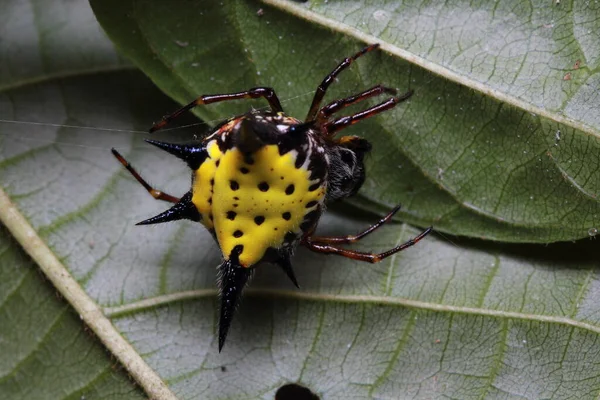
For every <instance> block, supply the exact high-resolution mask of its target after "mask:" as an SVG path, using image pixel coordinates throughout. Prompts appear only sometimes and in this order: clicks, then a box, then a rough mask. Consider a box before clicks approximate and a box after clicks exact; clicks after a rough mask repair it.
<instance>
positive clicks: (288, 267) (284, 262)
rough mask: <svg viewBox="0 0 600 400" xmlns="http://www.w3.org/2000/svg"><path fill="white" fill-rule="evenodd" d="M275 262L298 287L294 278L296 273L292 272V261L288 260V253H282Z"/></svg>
mask: <svg viewBox="0 0 600 400" xmlns="http://www.w3.org/2000/svg"><path fill="white" fill-rule="evenodd" d="M276 264H277V265H279V266H280V267H281V269H283V272H285V274H286V275H287V276H288V278H290V280H291V281H292V283H293V284H294V286H296V287H297V288H298V289H300V286H299V285H298V280H297V279H296V274H294V269H293V268H292V262H291V261H290V256H289V255H288V254H286V255H283V256H282V257H281V258H280V259H279V260H277V261H276Z"/></svg>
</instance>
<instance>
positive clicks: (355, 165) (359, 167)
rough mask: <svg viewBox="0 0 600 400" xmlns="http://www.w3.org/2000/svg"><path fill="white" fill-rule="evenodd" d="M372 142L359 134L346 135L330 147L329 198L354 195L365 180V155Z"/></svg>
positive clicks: (336, 198) (330, 199)
mask: <svg viewBox="0 0 600 400" xmlns="http://www.w3.org/2000/svg"><path fill="white" fill-rule="evenodd" d="M370 150H371V143H369V142H368V141H367V140H366V139H363V138H360V137H358V136H344V137H342V138H340V139H339V141H337V142H336V143H335V144H334V145H333V146H331V147H330V148H329V151H328V154H329V162H330V167H329V178H328V183H329V184H328V190H327V200H328V201H333V200H338V199H343V198H346V197H350V196H352V195H354V194H355V193H356V192H358V190H359V189H360V187H361V186H362V184H363V183H364V182H365V165H364V157H365V154H367V153H368V152H369V151H370Z"/></svg>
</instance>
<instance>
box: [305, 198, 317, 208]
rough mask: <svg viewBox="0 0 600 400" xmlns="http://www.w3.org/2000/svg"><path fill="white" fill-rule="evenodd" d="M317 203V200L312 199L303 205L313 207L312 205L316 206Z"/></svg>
mask: <svg viewBox="0 0 600 400" xmlns="http://www.w3.org/2000/svg"><path fill="white" fill-rule="evenodd" d="M317 204H318V201H316V200H313V201H309V202H308V203H306V206H305V207H306V208H311V207H314V206H316V205H317Z"/></svg>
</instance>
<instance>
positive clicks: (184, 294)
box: [103, 288, 600, 334]
mask: <svg viewBox="0 0 600 400" xmlns="http://www.w3.org/2000/svg"><path fill="white" fill-rule="evenodd" d="M245 295H246V296H251V297H277V298H287V299H293V300H305V301H306V300H307V301H320V302H330V303H353V304H354V303H356V304H365V303H370V304H382V305H387V306H398V307H406V308H411V309H419V310H426V311H437V312H447V313H461V314H468V315H477V316H484V317H493V318H502V319H517V320H524V321H537V322H544V323H553V324H559V325H566V326H572V327H576V328H579V329H583V330H586V331H589V332H593V333H597V334H600V325H594V324H591V323H587V322H583V321H579V320H576V319H573V318H570V317H559V316H551V315H543V314H530V313H522V312H517V311H502V310H492V309H488V308H481V307H464V306H454V305H447V304H437V303H432V302H428V301H421V300H412V299H408V298H402V297H393V296H376V295H351V294H350V295H339V294H329V293H316V292H305V291H292V290H282V289H266V288H248V289H246V291H245ZM216 296H217V291H216V290H215V289H198V290H187V291H181V292H173V293H170V294H167V295H161V296H154V297H148V298H146V299H144V300H140V301H135V302H131V303H128V304H124V305H120V306H115V307H104V308H103V313H104V315H105V316H106V317H108V318H111V319H115V318H120V317H123V316H127V315H131V314H135V313H138V312H143V311H146V310H149V309H152V308H155V307H161V306H165V305H168V304H171V303H176V302H180V301H188V300H198V299H203V298H209V297H216Z"/></svg>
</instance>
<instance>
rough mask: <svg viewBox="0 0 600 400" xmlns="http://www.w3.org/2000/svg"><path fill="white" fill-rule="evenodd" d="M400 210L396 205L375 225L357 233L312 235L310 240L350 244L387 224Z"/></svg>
mask: <svg viewBox="0 0 600 400" xmlns="http://www.w3.org/2000/svg"><path fill="white" fill-rule="evenodd" d="M398 210H400V206H399V205H398V206H396V207H394V209H393V210H392V211H390V212H389V213H388V214H387V215H386V216H385V217H383V218H382V219H380V220H379V221H377V222H376V223H374V224H373V225H371V226H369V227H368V228H367V229H365V230H364V231H362V232H360V233H358V234H356V235H348V236H312V237H311V238H310V240H311V241H313V242H318V243H324V244H350V243H356V242H358V241H359V240H360V239H362V238H364V237H365V236H367V235H368V234H369V233H371V232H374V231H375V230H376V229H377V228H379V227H380V226H381V225H383V224H385V223H386V222H388V221H389V220H390V219H392V217H393V216H394V214H396V213H397V212H398Z"/></svg>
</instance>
